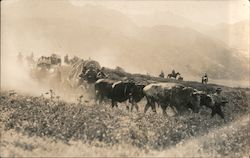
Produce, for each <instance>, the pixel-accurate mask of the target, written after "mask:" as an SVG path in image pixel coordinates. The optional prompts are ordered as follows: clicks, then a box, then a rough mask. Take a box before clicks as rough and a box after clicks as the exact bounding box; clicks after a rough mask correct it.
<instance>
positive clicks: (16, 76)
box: [1, 53, 49, 95]
mask: <svg viewBox="0 0 250 158" xmlns="http://www.w3.org/2000/svg"><path fill="white" fill-rule="evenodd" d="M17 54H18V53H17ZM17 54H2V56H1V89H2V90H15V91H19V92H23V93H26V94H32V95H40V94H41V93H43V92H45V91H46V90H48V89H49V87H47V86H44V85H42V86H41V85H39V84H38V83H37V82H36V81H35V80H34V79H32V78H31V76H30V68H29V67H28V66H27V65H26V64H25V56H23V60H22V61H23V62H22V64H20V63H18V62H17Z"/></svg>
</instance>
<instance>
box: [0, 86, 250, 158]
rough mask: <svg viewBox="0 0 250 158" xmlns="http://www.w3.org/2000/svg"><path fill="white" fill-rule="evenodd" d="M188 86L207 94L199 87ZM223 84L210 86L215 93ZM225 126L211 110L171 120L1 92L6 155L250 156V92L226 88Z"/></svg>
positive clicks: (3, 140)
mask: <svg viewBox="0 0 250 158" xmlns="http://www.w3.org/2000/svg"><path fill="white" fill-rule="evenodd" d="M185 85H188V86H192V87H196V88H197V89H203V88H204V86H201V85H200V84H198V83H195V82H185ZM216 87H218V85H209V86H208V87H205V88H206V90H208V91H211V92H213V91H214V89H215V88H216ZM223 90H224V91H223V95H224V96H225V97H226V98H227V99H228V101H229V103H228V104H227V105H226V107H224V108H223V111H224V113H225V116H226V119H225V120H226V121H225V122H224V120H222V119H220V118H219V117H218V116H215V117H214V118H210V113H211V111H210V109H206V108H203V109H202V110H201V112H200V113H198V114H193V113H192V112H191V111H187V112H186V113H185V114H183V115H182V116H172V115H171V114H172V113H171V110H170V109H168V114H169V115H168V116H167V117H164V116H163V115H162V114H161V109H159V108H158V109H157V112H158V113H157V114H156V115H155V114H153V112H152V111H150V112H148V113H147V114H144V113H143V112H142V111H143V108H144V105H145V100H143V101H141V102H140V103H139V107H140V112H135V111H134V112H128V111H126V108H125V105H124V104H120V105H119V107H118V108H115V109H111V108H110V105H109V104H103V105H95V104H94V103H93V102H91V101H90V102H88V101H86V102H84V101H83V102H81V103H80V102H79V101H75V102H65V101H64V100H63V99H62V98H61V99H53V100H51V99H50V98H46V97H41V96H31V95H24V94H22V93H17V94H13V95H12V94H11V93H10V91H1V105H0V109H1V110H0V111H1V115H0V117H1V119H0V121H1V156H2V157H5V156H15V157H23V156H24V157H28V156H45V157H50V156H60V157H63V156H66V157H69V156H74V157H76V156H100V157H103V156H122V157H124V156H154V157H155V156H161V157H165V156H181V157H182V156H204V157H211V156H212V157H214V156H216V157H217V156H227V157H228V156H229V157H248V156H249V144H250V139H249V126H250V120H249V111H250V108H249V99H250V91H249V89H242V88H229V87H223Z"/></svg>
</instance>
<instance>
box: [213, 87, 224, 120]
mask: <svg viewBox="0 0 250 158" xmlns="http://www.w3.org/2000/svg"><path fill="white" fill-rule="evenodd" d="M221 92H222V89H221V88H217V89H216V93H214V94H213V101H214V106H212V114H211V115H212V117H214V115H215V114H218V115H219V116H220V117H221V118H223V119H224V118H225V117H224V113H223V112H222V110H221V106H225V103H227V101H225V100H224V99H223V96H222V95H221Z"/></svg>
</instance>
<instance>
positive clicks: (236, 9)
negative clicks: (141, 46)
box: [70, 0, 250, 25]
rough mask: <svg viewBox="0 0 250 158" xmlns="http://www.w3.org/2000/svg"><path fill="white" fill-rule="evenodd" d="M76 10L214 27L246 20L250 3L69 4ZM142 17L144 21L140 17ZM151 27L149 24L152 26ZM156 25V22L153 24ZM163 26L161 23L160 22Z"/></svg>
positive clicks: (245, 0)
mask: <svg viewBox="0 0 250 158" xmlns="http://www.w3.org/2000/svg"><path fill="white" fill-rule="evenodd" d="M70 2H71V3H72V4H74V5H76V6H83V5H86V4H92V5H104V6H106V7H108V8H111V9H118V10H120V11H122V12H123V13H124V14H126V15H128V16H129V17H130V18H131V19H132V20H134V21H135V22H136V21H139V22H138V24H139V25H142V24H143V23H141V18H146V17H145V15H147V16H148V17H149V18H151V19H154V18H152V16H153V17H155V18H156V19H157V18H158V19H164V18H163V17H160V16H164V13H173V14H176V15H179V16H182V17H184V18H187V19H189V20H192V21H193V22H198V23H201V24H208V25H216V24H219V23H235V22H237V21H241V20H245V19H249V8H250V7H249V1H248V0H200V1H198V0H197V1H195V0H165V1H164V0H163V1H161V0H156V1H149V0H138V1H122V0H121V1H113V0H105V1H99V0H95V1H86V0H70ZM142 15H144V17H142ZM151 22H152V23H148V24H151V25H153V23H154V21H153V20H152V21H151ZM155 22H157V23H158V24H159V21H155ZM162 22H163V23H164V21H162Z"/></svg>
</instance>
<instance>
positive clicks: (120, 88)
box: [95, 79, 224, 118]
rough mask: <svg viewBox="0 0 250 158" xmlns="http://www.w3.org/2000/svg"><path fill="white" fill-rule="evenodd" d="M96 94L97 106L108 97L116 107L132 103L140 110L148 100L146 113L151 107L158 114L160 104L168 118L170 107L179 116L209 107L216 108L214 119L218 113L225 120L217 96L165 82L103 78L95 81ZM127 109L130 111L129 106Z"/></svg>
mask: <svg viewBox="0 0 250 158" xmlns="http://www.w3.org/2000/svg"><path fill="white" fill-rule="evenodd" d="M95 92H96V102H97V103H99V104H101V103H102V102H103V101H104V100H105V98H106V100H107V99H108V100H111V106H112V107H115V106H116V107H117V106H118V105H117V103H121V102H125V101H128V102H129V103H130V104H131V111H132V110H133V108H134V107H135V108H136V110H137V111H138V110H139V108H138V105H137V103H138V102H140V101H141V100H142V99H143V98H144V97H146V100H147V103H146V105H145V107H144V113H146V112H147V111H148V109H149V108H151V109H152V110H153V112H155V113H156V107H157V106H156V105H158V106H159V107H161V109H162V111H163V114H164V115H166V114H167V113H166V109H167V107H170V108H172V109H173V110H174V111H175V113H176V114H182V113H183V112H185V111H187V110H188V109H191V110H192V111H193V112H194V113H198V112H199V111H200V108H201V107H202V106H205V107H208V108H211V109H212V116H214V114H216V113H217V114H218V115H220V116H221V117H222V118H224V114H223V112H222V111H221V109H220V108H219V109H218V108H213V107H214V104H215V102H214V101H213V95H211V94H207V93H206V92H203V91H198V90H196V89H195V88H192V87H187V86H184V85H182V84H180V83H167V82H162V83H151V84H148V85H142V84H136V83H135V82H132V81H115V80H111V79H99V80H97V81H96V82H95ZM127 109H129V106H128V104H127Z"/></svg>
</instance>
